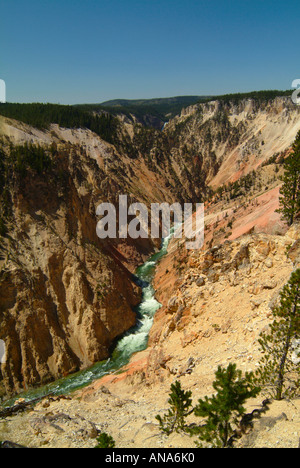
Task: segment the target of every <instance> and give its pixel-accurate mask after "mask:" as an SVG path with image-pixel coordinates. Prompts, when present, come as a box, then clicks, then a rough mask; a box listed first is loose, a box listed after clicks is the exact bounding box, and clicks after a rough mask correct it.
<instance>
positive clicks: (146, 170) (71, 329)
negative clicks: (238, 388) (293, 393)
mask: <svg viewBox="0 0 300 468" xmlns="http://www.w3.org/2000/svg"><path fill="white" fill-rule="evenodd" d="M299 112H300V109H299V107H297V106H295V105H294V104H293V103H292V102H291V100H290V98H287V97H277V98H275V99H272V100H267V101H263V102H258V101H256V100H255V99H244V100H241V101H239V102H226V101H224V102H222V101H210V102H205V103H199V104H195V105H192V106H189V107H187V108H185V109H183V110H182V111H181V113H180V115H177V116H175V117H174V118H172V119H170V120H169V122H168V123H167V124H166V125H165V126H164V129H163V131H158V130H156V129H149V128H145V127H143V125H142V124H140V123H138V122H137V121H136V120H135V118H134V116H132V117H131V118H130V117H128V116H119V117H118V119H119V123H120V127H119V141H120V144H119V145H113V144H112V143H108V142H106V141H105V140H104V139H102V138H100V137H99V136H98V135H96V134H95V133H93V132H92V131H91V130H88V129H82V128H72V129H71V128H62V127H60V126H58V125H57V124H52V125H51V127H50V128H49V129H48V130H41V129H37V128H34V127H33V126H30V125H28V124H25V123H23V122H21V121H16V120H12V119H9V118H7V117H0V136H1V149H2V151H3V152H4V153H5V154H9V149H10V148H11V147H15V148H16V147H18V146H20V145H26V144H27V145H30V144H34V145H39V146H40V147H42V148H44V150H45V151H46V152H47V154H49V157H50V158H51V159H52V166H51V168H50V169H49V170H45V171H44V172H42V173H35V172H34V171H33V170H32V169H31V168H30V169H28V170H27V172H26V174H25V175H24V177H22V178H20V177H19V174H18V173H15V172H12V174H11V179H10V180H9V181H7V184H8V186H9V190H10V209H11V214H10V217H9V219H8V221H7V225H6V226H7V230H8V232H7V233H6V234H5V236H3V237H2V242H1V259H0V269H1V276H0V339H2V340H3V341H4V342H5V345H6V355H7V356H6V361H5V363H3V364H1V375H0V378H1V383H0V385H1V392H2V395H3V396H4V395H5V394H8V395H12V394H15V393H19V392H21V391H22V390H24V389H27V388H30V387H34V386H39V385H42V384H46V383H48V382H51V381H53V380H56V379H58V378H60V377H63V376H66V375H68V374H71V373H73V372H76V371H78V370H81V369H85V368H88V367H89V366H91V365H92V364H94V363H96V362H98V361H102V360H104V359H107V358H109V356H110V352H111V346H112V345H113V343H114V342H115V340H116V338H118V337H120V336H121V335H122V334H123V333H124V332H125V331H127V330H129V329H130V328H131V327H132V326H133V325H134V324H135V321H136V316H135V313H134V312H133V308H134V307H135V306H137V305H138V304H139V302H140V301H141V289H140V287H139V286H138V285H137V284H136V282H134V281H133V279H134V276H133V275H134V273H135V270H136V268H137V267H138V266H139V265H141V264H142V263H144V262H145V261H146V259H147V258H149V257H150V256H151V255H152V254H153V253H154V252H156V251H157V250H158V248H159V245H160V244H159V241H158V240H151V239H138V240H132V239H115V240H100V239H99V238H98V237H97V235H96V224H97V217H96V207H97V206H98V204H99V203H101V202H111V203H115V204H116V205H117V200H118V197H119V196H120V195H124V194H127V195H128V196H129V199H130V201H132V202H142V203H145V205H146V206H148V207H149V206H150V204H151V203H162V202H168V203H173V202H177V201H179V202H182V201H186V202H187V201H189V202H200V201H201V202H205V244H204V246H203V249H201V250H199V251H188V250H186V249H185V247H184V242H185V239H181V240H178V239H173V240H171V242H170V244H169V248H168V253H167V254H166V255H165V256H164V257H163V258H162V259H161V260H160V262H159V264H158V266H157V269H156V274H155V278H154V288H155V291H156V298H157V300H158V301H159V302H160V304H161V308H160V309H159V310H158V311H157V312H156V315H155V317H154V324H153V326H152V328H151V331H150V336H149V342H148V347H147V349H146V350H144V351H142V352H140V353H137V354H136V355H134V356H133V357H132V359H131V361H130V363H129V364H128V365H127V366H126V368H125V369H123V372H122V373H118V374H112V375H108V376H106V377H103V378H102V379H101V380H99V381H96V382H95V383H93V384H91V385H90V386H88V387H86V388H85V389H83V390H80V391H78V392H77V393H75V394H74V395H72V396H67V397H66V398H65V399H63V398H59V397H55V398H51V397H49V398H48V399H47V398H46V399H44V400H43V401H41V402H40V403H39V404H38V405H36V406H35V408H34V410H33V411H30V412H29V413H28V414H26V415H25V417H24V416H22V418H23V419H22V421H21V417H19V416H16V417H14V419H13V421H12V422H11V423H9V424H8V425H7V423H5V427H0V438H1V439H2V440H3V438H4V437H5V438H6V439H11V438H12V435H13V436H14V440H15V441H16V442H19V443H22V444H25V445H28V446H36V445H38V446H50V447H56V446H93V444H94V443H95V441H94V439H93V434H96V433H97V430H96V429H95V428H98V429H101V430H107V431H108V432H111V433H113V434H114V435H116V439H117V442H118V444H119V446H124V447H142V446H143V447H147V446H149V445H151V446H155V447H162V446H167V447H169V446H170V447H172V446H174V447H176V446H177V447H180V446H187V447H192V446H193V441H192V440H190V439H189V438H186V437H183V438H179V436H178V435H174V436H172V437H170V438H169V439H166V438H164V436H162V435H161V434H159V430H158V427H157V425H155V423H154V416H155V414H157V413H160V412H162V411H163V408H165V406H166V401H167V394H168V390H169V387H170V384H171V383H172V382H174V381H175V380H176V379H179V378H180V379H181V381H182V383H183V385H184V387H185V389H191V390H192V391H193V394H194V395H195V397H198V398H200V397H202V396H205V395H207V394H210V393H211V392H212V381H213V377H214V371H215V370H216V367H217V366H218V365H219V364H222V365H225V364H226V363H229V362H236V363H237V364H238V366H240V367H241V368H242V369H243V370H244V371H248V370H254V369H255V367H256V365H257V362H258V359H259V349H258V337H259V333H260V332H261V331H262V330H263V329H266V327H267V326H268V324H269V323H270V320H271V317H272V313H271V310H272V307H273V306H274V304H276V301H278V297H279V292H280V290H281V288H282V287H283V285H284V284H285V283H286V282H287V281H288V279H289V277H290V275H291V273H292V271H293V270H294V269H295V268H299V263H300V247H299V233H300V227H299V225H298V224H297V223H296V224H295V225H293V226H292V227H290V228H289V227H288V226H287V225H286V224H285V223H284V222H283V221H282V219H281V217H280V214H279V213H278V212H277V209H278V208H279V196H280V186H281V180H280V176H281V175H282V173H283V168H282V160H284V158H285V157H286V156H287V155H288V154H289V151H290V148H291V145H292V143H293V141H294V139H295V137H296V135H297V133H298V131H299V130H300V118H299ZM0 113H1V112H0ZM125 142H126V145H125ZM6 161H7V163H8V162H9V161H8V160H6ZM280 161H281V162H280ZM246 177H249V179H247V180H250V184H249V188H248V187H247V188H245V189H244V188H243V185H242V184H241V185H240V186H239V192H238V193H235V194H234V196H232V187H233V185H230V184H234V183H236V182H239V181H244V180H245V178H246ZM255 403H256V404H258V402H255ZM252 404H254V402H252ZM294 405H295V408H297V409H298V411H297V409H295V408H294V407H293V405H290V404H289V403H282V404H279V403H278V405H277V406H276V405H275V406H273V409H272V411H273V412H271V413H270V414H271V415H272V418H273V420H272V424H271V426H270V427H271V432H272V430H273V431H274V434H273V436H272V434H270V433H268V436H270V437H271V438H270V440H269V439H267V436H266V434H264V438H263V439H262V441H260V436H261V435H260V433H259V432H254V434H255V437H254V436H253V437H252V439H251V438H250V436H249V437H248V438H247V437H245V438H244V439H243V442H241V443H242V444H244V445H245V446H247V444H250V445H251V444H257V445H258V446H259V444H268V443H269V444H270V445H271V446H273V445H274V444H276V443H277V440H278V439H279V433H281V434H282V431H286V433H287V437H286V438H285V437H284V436H283V437H281V436H280V441H279V443H278V445H279V446H280V445H281V444H282V445H283V446H284V444H291V445H293V446H294V445H297V443H298V438H297V436H300V431H299V401H298V400H297V401H296V402H295V403H294ZM282 413H285V414H287V415H288V416H287V418H286V419H285V418H281V419H280V416H281V415H282ZM116 414H118V415H119V416H120V418H119V419H118V421H116V418H115V415H116ZM62 415H65V417H63V416H62ZM66 415H67V416H66ZM78 415H79V416H78ZM51 418H52V419H51ZM270 418H271V416H270ZM129 422H130V423H129ZM54 423H57V424H58V426H59V427H60V428H61V429H62V431H60V430H58V429H57V428H55V427H53V426H55V424H54ZM100 426H101V427H100ZM20 427H22V428H23V430H22V435H21V434H18V428H20ZM77 429H78V431H79V430H80V431H81V435H80V438H79V441H78V437H74V431H75V433H76V431H77ZM291 430H293V433H295V434H294V436H293V437H290V438H289V437H288V434H290V431H291ZM296 433H297V435H296ZM72 434H73V435H72ZM272 437H273V438H272ZM250 439H251V440H250Z"/></svg>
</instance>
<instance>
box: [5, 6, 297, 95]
mask: <svg viewBox="0 0 300 468" xmlns="http://www.w3.org/2000/svg"><path fill="white" fill-rule="evenodd" d="M299 20H300V1H299V0H285V1H278V0H272V1H270V0H214V1H213V0H206V1H203V0H197V1H196V0H140V1H137V0H0V44H1V46H0V78H1V79H3V80H5V82H6V89H7V101H9V102H55V103H61V104H74V103H92V102H102V101H105V100H108V99H115V98H126V99H136V98H152V97H168V96H179V95H208V94H224V93H231V92H244V91H252V90H261V89H289V88H290V87H291V83H292V81H293V80H294V79H297V78H300V60H299V57H300V46H299V44H300V40H299V39H300V26H299V25H300V23H299Z"/></svg>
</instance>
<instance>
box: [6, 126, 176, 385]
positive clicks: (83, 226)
mask: <svg viewBox="0 0 300 468" xmlns="http://www.w3.org/2000/svg"><path fill="white" fill-rule="evenodd" d="M1 130H2V152H1V164H3V174H4V181H3V185H2V187H1V219H2V221H3V219H4V220H5V232H2V233H1V235H2V236H4V237H2V238H1V254H2V255H1V260H0V267H1V279H0V314H1V315H0V317H1V318H0V338H1V339H2V340H4V341H5V345H6V351H7V353H6V356H7V359H6V362H5V364H3V365H2V366H1V376H2V379H3V383H4V386H5V390H6V391H7V392H10V391H20V390H22V389H23V388H25V387H26V388H27V387H30V386H33V385H36V384H42V383H45V382H48V381H50V380H53V379H57V378H59V377H61V376H63V375H66V374H68V373H70V372H74V371H76V370H79V369H81V368H83V367H87V366H89V365H91V364H92V363H95V362H97V361H100V360H103V359H105V358H107V357H108V356H109V349H110V346H111V344H112V343H113V341H114V339H115V338H116V337H117V336H119V335H121V334H122V333H123V332H124V331H126V330H128V329H129V328H130V327H131V326H132V325H134V324H135V321H136V316H135V314H134V313H133V311H132V307H133V306H134V305H136V304H137V303H138V302H139V300H140V291H139V288H138V287H137V286H135V284H134V283H133V281H132V273H133V272H134V270H135V268H136V267H137V265H138V264H141V263H143V261H144V259H145V258H146V257H148V256H149V255H150V253H151V252H154V249H155V242H152V241H151V240H147V239H144V240H138V241H136V242H135V241H133V240H132V239H128V240H126V239H125V240H122V241H119V240H117V239H116V240H111V241H100V239H98V237H97V235H96V223H97V218H96V207H97V206H98V204H99V203H100V202H102V201H110V202H112V203H115V204H116V206H117V201H118V196H119V194H128V195H129V198H130V199H131V200H132V201H143V202H145V203H146V204H147V205H149V203H150V201H165V200H168V201H172V195H170V194H169V192H168V190H167V189H166V186H165V182H166V181H165V180H164V179H163V178H162V177H160V176H159V175H158V174H155V173H154V172H153V171H151V170H150V169H149V168H148V167H147V165H146V164H145V163H141V164H138V163H137V162H136V161H132V160H131V159H130V158H128V157H127V156H126V155H120V154H119V153H118V152H117V150H116V149H115V148H114V147H113V146H112V145H110V144H108V143H106V142H105V141H104V140H101V139H100V138H99V137H98V136H97V135H96V134H94V133H92V132H91V131H90V130H68V129H62V128H60V127H58V126H57V125H54V126H52V127H51V129H50V130H49V131H41V130H37V129H34V128H33V127H29V126H28V125H26V124H22V123H19V122H16V121H8V120H2V126H1ZM31 144H34V145H35V146H34V147H30V146H26V145H31ZM36 145H39V146H36ZM32 148H37V150H36V151H34V150H33V149H32ZM31 153H32V154H31ZM39 157H40V158H41V161H40V162H41V163H42V166H40V165H39V164H40V163H39V160H38V159H35V158H39ZM153 186H155V190H153Z"/></svg>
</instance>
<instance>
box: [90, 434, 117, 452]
mask: <svg viewBox="0 0 300 468" xmlns="http://www.w3.org/2000/svg"><path fill="white" fill-rule="evenodd" d="M97 442H98V444H97V446H96V447H95V448H97V449H98V448H106V449H107V448H115V446H116V444H115V441H114V439H113V438H112V437H111V436H110V435H108V434H106V432H103V433H102V434H100V436H99V437H97Z"/></svg>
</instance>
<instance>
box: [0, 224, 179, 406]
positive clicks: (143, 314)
mask: <svg viewBox="0 0 300 468" xmlns="http://www.w3.org/2000/svg"><path fill="white" fill-rule="evenodd" d="M172 235H173V229H172V230H171V233H170V235H169V236H168V237H167V238H165V239H164V240H163V242H162V247H161V250H160V251H159V252H157V253H156V254H154V255H153V256H152V257H151V258H150V259H149V260H148V261H147V262H146V263H144V264H143V265H142V266H140V267H139V268H138V269H137V270H136V273H135V276H136V278H137V283H138V284H139V285H140V286H141V287H142V301H141V303H140V304H139V305H138V306H137V307H136V309H135V312H136V314H137V323H136V325H135V326H134V327H133V328H132V329H130V330H129V331H128V332H127V333H126V334H125V335H123V336H122V338H120V340H119V341H118V343H117V344H116V346H115V349H114V351H113V353H112V356H111V358H110V359H108V360H106V361H102V362H99V363H97V364H94V365H93V366H92V367H89V368H88V369H85V370H82V371H80V372H77V373H75V374H71V375H69V376H67V377H64V378H62V379H60V380H57V381H55V382H52V383H50V384H47V385H44V386H42V387H38V388H34V389H31V390H28V391H25V392H23V393H21V394H19V395H17V396H15V397H14V398H13V399H11V400H9V401H6V402H5V406H11V405H12V404H14V402H15V401H16V400H17V399H19V398H24V399H25V400H26V401H31V400H34V399H37V398H41V397H43V396H45V395H48V394H49V393H51V394H54V395H62V394H63V395H65V394H69V393H71V392H73V391H75V390H78V389H80V388H83V387H85V386H87V385H89V384H91V383H92V382H94V381H95V380H97V379H99V378H101V377H103V376H104V375H107V374H112V373H116V372H118V371H120V369H121V368H122V367H123V366H125V365H126V364H128V363H129V361H130V358H131V356H132V355H133V354H134V353H137V352H138V351H143V350H144V349H146V347H147V344H148V336H149V332H150V329H151V327H152V324H153V318H154V315H155V313H156V311H157V310H158V309H159V308H160V307H161V304H160V303H159V302H158V301H157V300H156V299H155V291H154V289H153V286H152V280H153V277H154V273H155V268H156V265H157V262H158V261H159V260H160V259H161V258H162V257H163V256H164V255H165V254H166V253H167V250H168V244H169V241H170V239H171V237H172Z"/></svg>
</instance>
